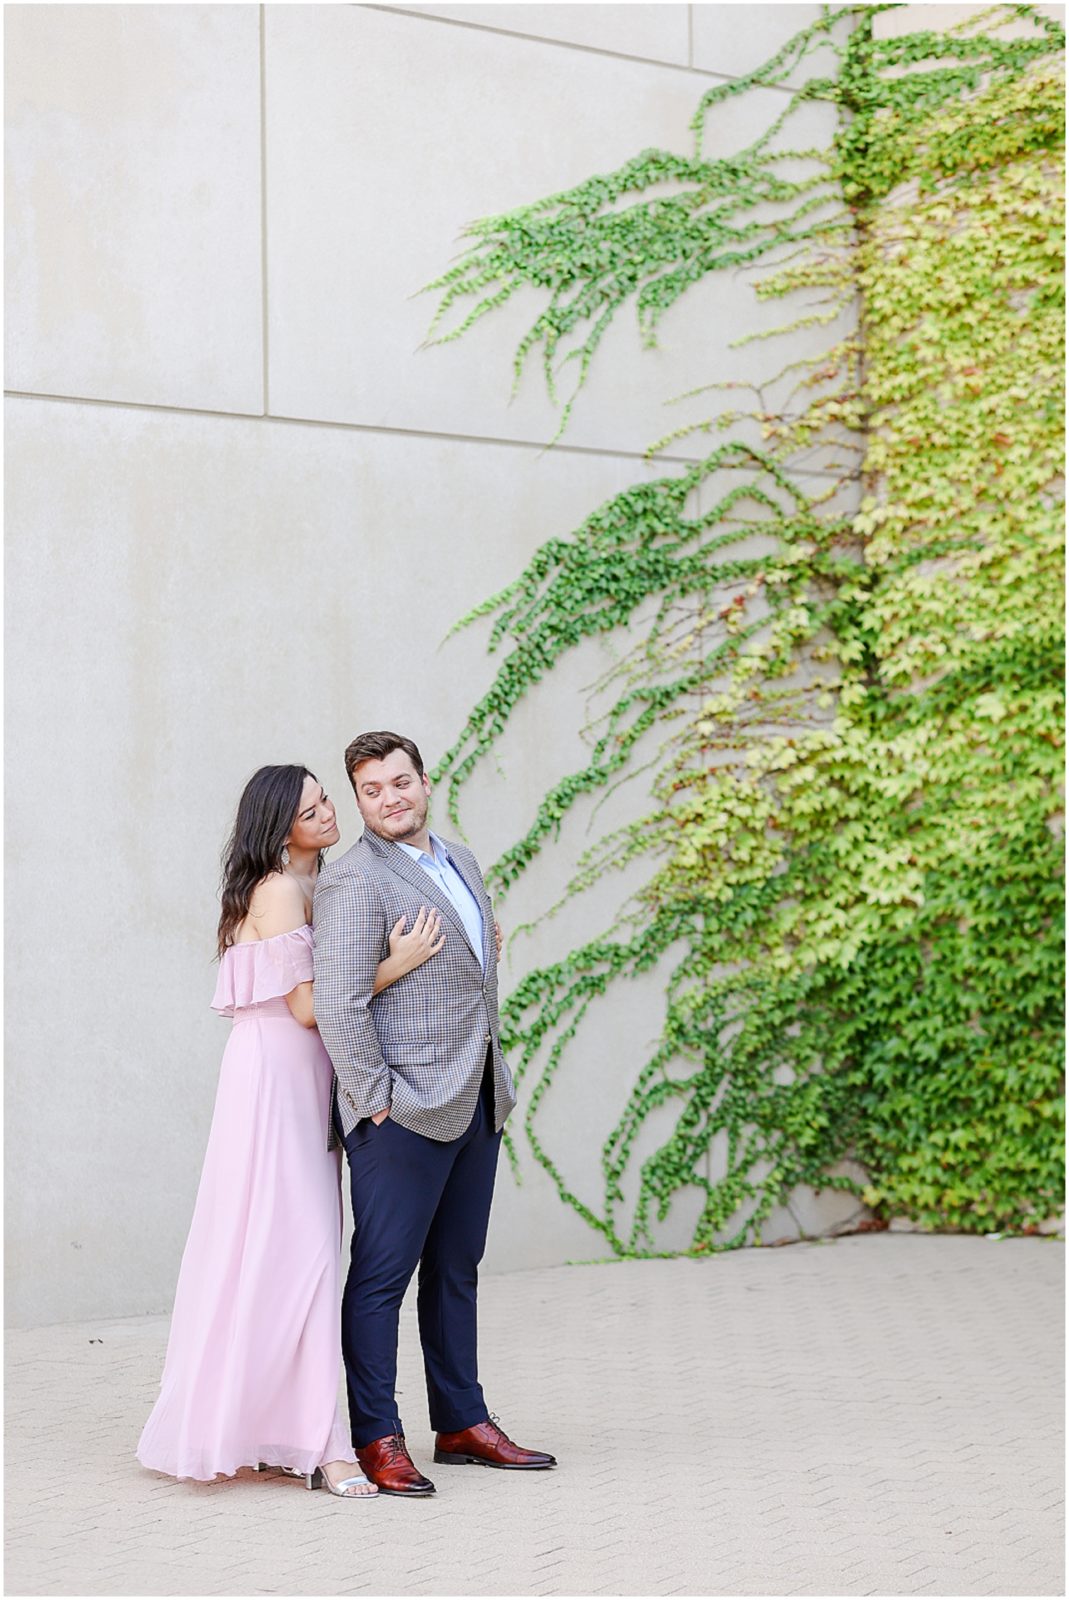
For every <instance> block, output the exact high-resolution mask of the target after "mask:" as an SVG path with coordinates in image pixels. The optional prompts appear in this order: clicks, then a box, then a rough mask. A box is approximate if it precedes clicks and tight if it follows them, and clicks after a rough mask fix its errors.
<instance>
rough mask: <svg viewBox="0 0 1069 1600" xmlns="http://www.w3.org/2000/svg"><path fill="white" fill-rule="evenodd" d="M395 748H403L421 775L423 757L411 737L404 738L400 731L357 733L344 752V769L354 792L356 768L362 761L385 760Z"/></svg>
mask: <svg viewBox="0 0 1069 1600" xmlns="http://www.w3.org/2000/svg"><path fill="white" fill-rule="evenodd" d="M395 750H403V751H404V753H405V755H406V756H407V757H408V759H409V760H410V761H411V763H412V765H413V766H414V767H415V769H416V772H417V773H418V775H419V776H420V777H421V778H422V776H423V757H422V756H421V755H420V753H419V751H418V750H417V748H416V746H415V745H414V744H413V742H412V740H411V739H406V738H405V736H404V734H402V733H358V734H357V736H356V738H355V739H354V740H353V742H352V744H351V745H350V746H349V747H348V749H347V750H346V752H345V770H346V772H347V773H348V774H349V782H350V783H351V784H352V786H353V793H354V794H355V793H356V769H357V767H358V766H359V765H360V763H361V762H362V761H385V759H386V757H387V756H389V755H392V754H393V752H394V751H395Z"/></svg>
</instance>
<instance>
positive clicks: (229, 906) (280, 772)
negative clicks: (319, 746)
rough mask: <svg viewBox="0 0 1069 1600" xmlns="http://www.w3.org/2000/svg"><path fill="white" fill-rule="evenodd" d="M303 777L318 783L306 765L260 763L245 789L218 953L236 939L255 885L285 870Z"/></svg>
mask: <svg viewBox="0 0 1069 1600" xmlns="http://www.w3.org/2000/svg"><path fill="white" fill-rule="evenodd" d="M305 778H312V779H314V781H315V782H316V783H318V782H319V779H318V778H316V776H315V773H314V772H309V770H308V768H307V767H261V768H260V770H259V772H254V773H253V775H252V777H251V778H250V779H249V781H248V783H247V784H246V785H245V788H244V790H243V791H242V795H241V799H240V800H239V801H238V814H237V816H236V817H235V818H234V831H233V832H232V833H231V835H230V838H229V840H228V841H227V846H226V849H225V851H224V852H223V887H222V893H221V895H220V899H221V900H222V906H223V909H222V913H221V915H220V917H219V954H220V955H222V953H223V951H224V950H226V949H227V947H228V946H229V945H232V944H233V942H234V934H235V933H236V931H237V929H238V928H239V927H240V926H241V923H242V922H243V921H244V920H245V917H246V916H247V915H248V911H249V901H250V900H251V899H252V892H253V890H254V889H255V888H256V885H257V884H258V883H260V882H261V881H262V880H263V879H264V878H267V877H270V875H271V873H272V872H281V871H282V851H283V848H284V846H285V843H286V840H287V839H288V838H289V836H290V831H291V829H292V827H293V824H294V822H295V821H296V820H297V810H298V807H299V806H300V803H301V795H302V793H303V791H304V780H305Z"/></svg>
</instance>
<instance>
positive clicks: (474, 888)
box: [402, 840, 497, 972]
mask: <svg viewBox="0 0 1069 1600" xmlns="http://www.w3.org/2000/svg"><path fill="white" fill-rule="evenodd" d="M443 843H445V841H444V840H443ZM403 854H404V852H403V851H402V855H403ZM449 859H450V861H452V863H453V866H454V867H455V868H456V870H457V872H459V873H460V876H461V877H462V878H463V879H464V882H465V883H466V884H467V886H468V889H469V891H470V893H471V897H472V899H473V900H474V901H475V904H476V905H477V906H478V908H479V910H480V912H481V913H482V919H483V971H484V972H489V971H490V947H491V944H494V945H495V946H496V940H495V939H494V924H493V919H492V918H491V917H488V916H487V909H488V908H487V906H486V904H485V901H486V892H485V890H484V891H482V892H480V890H479V885H478V884H477V883H473V882H472V880H471V878H469V877H468V874H467V873H466V872H465V871H464V868H463V867H462V866H461V864H460V862H459V861H458V860H457V858H456V856H455V855H454V854H453V852H452V850H450V852H449ZM496 955H497V952H496V948H495V951H494V956H495V960H496Z"/></svg>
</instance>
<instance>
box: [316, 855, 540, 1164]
mask: <svg viewBox="0 0 1069 1600" xmlns="http://www.w3.org/2000/svg"><path fill="white" fill-rule="evenodd" d="M448 848H449V853H450V854H451V856H452V857H453V860H454V862H455V863H456V866H457V868H458V870H459V872H460V874H461V876H462V877H463V879H464V881H465V883H466V884H467V885H468V888H469V889H470V890H471V892H472V894H473V895H474V896H475V898H476V899H477V900H478V902H479V909H480V910H481V911H482V914H483V959H482V962H480V961H479V959H478V957H477V956H476V954H475V952H474V950H473V949H472V947H471V945H470V944H469V943H468V937H467V934H466V933H465V932H464V924H463V922H462V921H461V918H460V913H459V912H458V911H457V909H456V907H455V906H454V904H453V902H452V900H450V898H449V896H448V895H447V894H446V893H445V892H444V890H442V889H441V888H439V886H438V884H437V883H436V882H435V881H434V879H433V878H431V877H430V876H429V874H427V873H426V872H424V870H423V868H422V867H421V866H419V865H418V864H417V863H416V862H415V861H414V860H413V859H412V857H411V856H410V855H407V854H406V853H405V851H404V850H401V849H399V848H398V847H397V845H395V844H392V843H391V842H390V841H389V840H386V839H380V838H378V837H377V835H376V834H373V833H369V832H368V831H367V830H365V832H364V835H363V837H362V838H361V839H359V840H357V842H356V844H354V845H353V847H352V849H351V850H347V851H346V853H345V855H343V856H341V857H339V859H338V860H337V861H332V862H330V863H329V864H328V865H327V866H325V867H324V868H323V870H322V872H321V873H320V874H319V881H318V883H317V884H316V891H315V901H314V903H313V909H312V928H313V932H314V935H315V940H314V942H315V989H314V995H315V1014H316V1021H317V1023H318V1024H319V1032H320V1035H321V1037H322V1040H323V1043H324V1044H325V1045H326V1047H327V1050H328V1051H329V1052H330V1058H331V1060H332V1061H333V1063H334V1104H333V1107H332V1115H331V1131H330V1136H329V1138H328V1146H333V1144H334V1143H335V1137H334V1128H335V1124H337V1126H338V1127H340V1128H341V1130H342V1133H343V1135H344V1134H347V1133H349V1132H351V1130H352V1129H353V1128H354V1127H355V1126H356V1124H357V1122H359V1121H360V1119H361V1118H362V1117H369V1116H371V1115H372V1114H373V1113H375V1112H378V1111H385V1110H386V1108H387V1107H389V1108H390V1116H391V1117H392V1118H393V1119H394V1121H395V1122H399V1123H400V1124H401V1126H402V1127H403V1128H409V1129H411V1130H412V1132H413V1133H422V1134H425V1135H426V1136H427V1137H428V1138H431V1139H439V1140H443V1141H444V1140H447V1139H456V1138H458V1137H459V1136H460V1134H462V1133H463V1132H464V1131H465V1129H466V1128H467V1126H468V1124H469V1122H470V1121H471V1118H472V1114H473V1113H474V1110H475V1104H476V1101H477V1100H478V1097H479V1085H480V1083H481V1081H482V1075H483V1068H484V1065H485V1063H486V1053H487V1050H488V1049H491V1048H492V1050H493V1057H494V1101H495V1126H496V1127H498V1128H500V1127H502V1126H503V1125H504V1122H505V1118H506V1117H507V1116H508V1114H509V1112H510V1111H511V1110H512V1108H513V1106H514V1105H515V1104H516V1091H515V1088H514V1086H513V1082H512V1074H511V1073H510V1072H509V1069H508V1066H507V1065H506V1063H505V1058H504V1056H503V1055H502V1054H501V1041H500V1038H499V1037H498V1017H497V960H496V952H495V949H494V911H493V907H492V905H491V903H490V896H489V895H488V894H487V892H486V885H485V884H484V883H483V877H482V873H481V872H480V871H479V864H478V862H477V861H476V859H475V857H474V856H473V855H472V853H471V851H470V850H469V849H467V847H466V846H465V845H462V844H453V843H449V845H448ZM421 905H423V906H434V907H436V909H437V910H438V911H439V912H440V913H441V920H442V927H443V930H444V932H445V944H444V945H443V947H442V949H441V950H439V951H438V953H437V955H433V956H431V957H430V959H429V960H428V961H425V962H424V963H423V965H422V966H421V967H416V968H415V970H414V971H412V972H407V973H406V974H405V976H404V977H403V978H399V979H398V981H397V982H396V983H392V984H390V986H389V988H387V989H383V990H382V991H381V992H380V993H379V994H376V995H373V994H372V992H371V990H372V986H373V984H374V982H375V969H376V967H377V966H378V964H379V962H380V961H384V960H385V959H386V957H387V956H388V955H389V953H390V942H389V935H390V929H391V928H392V927H393V925H394V923H395V922H396V921H397V919H398V917H399V916H401V915H402V913H403V914H404V916H405V918H406V919H407V921H406V927H408V928H410V927H411V926H412V921H413V919H414V918H415V916H416V914H417V912H418V911H419V908H420V906H421Z"/></svg>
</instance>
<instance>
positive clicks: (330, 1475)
mask: <svg viewBox="0 0 1069 1600" xmlns="http://www.w3.org/2000/svg"><path fill="white" fill-rule="evenodd" d="M319 1470H320V1472H321V1473H322V1474H323V1478H324V1480H325V1481H324V1484H323V1487H324V1488H325V1489H329V1490H330V1492H331V1494H336V1495H340V1496H341V1497H342V1499H343V1500H366V1499H368V1498H369V1497H370V1496H372V1495H376V1494H378V1492H379V1490H378V1485H377V1484H374V1483H369V1482H368V1480H367V1478H365V1477H364V1475H363V1473H362V1472H361V1471H360V1468H359V1467H358V1466H357V1464H356V1462H355V1461H324V1462H323V1464H322V1466H321V1467H320V1469H319ZM346 1479H348V1480H349V1481H348V1482H346ZM354 1480H355V1481H354Z"/></svg>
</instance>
